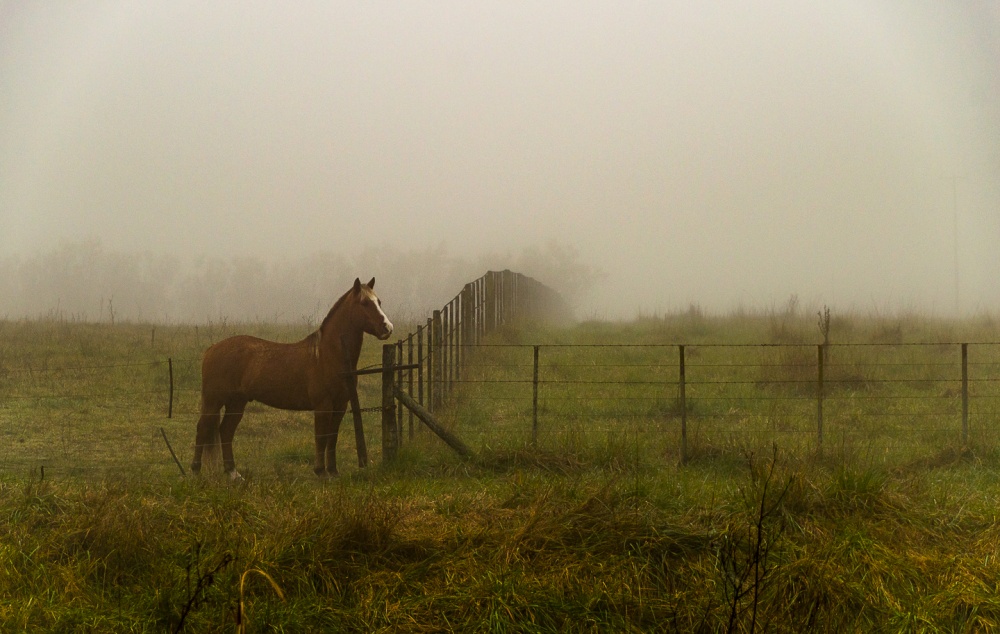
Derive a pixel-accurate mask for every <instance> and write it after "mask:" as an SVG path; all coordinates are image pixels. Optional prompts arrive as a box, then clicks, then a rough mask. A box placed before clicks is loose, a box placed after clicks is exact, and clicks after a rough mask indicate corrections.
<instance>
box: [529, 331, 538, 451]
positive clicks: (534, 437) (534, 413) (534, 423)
mask: <svg viewBox="0 0 1000 634" xmlns="http://www.w3.org/2000/svg"><path fill="white" fill-rule="evenodd" d="M539 348H540V346H535V353H534V363H533V368H532V378H531V386H532V387H531V444H532V445H534V446H537V445H538V349H539Z"/></svg>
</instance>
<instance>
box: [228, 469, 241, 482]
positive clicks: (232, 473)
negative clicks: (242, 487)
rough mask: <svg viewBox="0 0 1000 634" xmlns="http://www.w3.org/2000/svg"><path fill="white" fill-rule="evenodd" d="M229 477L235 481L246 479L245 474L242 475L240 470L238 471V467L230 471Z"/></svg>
mask: <svg viewBox="0 0 1000 634" xmlns="http://www.w3.org/2000/svg"><path fill="white" fill-rule="evenodd" d="M229 479H230V480H231V481H233V482H243V481H244V480H243V476H241V475H240V472H239V471H237V470H236V469H233V470H232V471H230V472H229Z"/></svg>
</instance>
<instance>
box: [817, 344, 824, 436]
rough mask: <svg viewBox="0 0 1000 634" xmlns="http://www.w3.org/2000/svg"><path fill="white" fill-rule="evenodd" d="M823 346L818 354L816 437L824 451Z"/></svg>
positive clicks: (818, 350)
mask: <svg viewBox="0 0 1000 634" xmlns="http://www.w3.org/2000/svg"><path fill="white" fill-rule="evenodd" d="M825 347H826V346H824V345H823V344H819V345H818V346H817V354H816V437H817V442H818V444H819V449H821V450H822V449H823V357H824V356H825V354H824V348H825Z"/></svg>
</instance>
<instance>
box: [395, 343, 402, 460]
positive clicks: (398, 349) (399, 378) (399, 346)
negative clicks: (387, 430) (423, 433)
mask: <svg viewBox="0 0 1000 634" xmlns="http://www.w3.org/2000/svg"><path fill="white" fill-rule="evenodd" d="M396 359H398V360H399V363H398V364H397V367H398V368H399V369H398V370H397V371H396V383H395V384H396V385H398V386H399V389H403V369H402V365H403V340H402V339H400V340H399V341H397V342H396ZM396 442H398V443H399V446H400V447H402V446H403V408H402V407H398V408H396Z"/></svg>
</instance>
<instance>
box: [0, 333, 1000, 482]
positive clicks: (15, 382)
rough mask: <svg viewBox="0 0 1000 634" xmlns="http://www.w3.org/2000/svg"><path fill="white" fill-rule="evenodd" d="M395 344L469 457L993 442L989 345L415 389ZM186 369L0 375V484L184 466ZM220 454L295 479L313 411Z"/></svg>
mask: <svg viewBox="0 0 1000 634" xmlns="http://www.w3.org/2000/svg"><path fill="white" fill-rule="evenodd" d="M394 345H395V346H403V350H404V354H403V355H400V358H401V361H402V362H403V364H406V362H409V363H412V364H413V365H414V366H415V367H413V368H412V369H409V370H398V371H394V372H393V375H394V380H395V382H396V383H397V385H401V386H405V387H406V388H407V389H409V388H410V386H411V385H412V386H413V387H412V390H413V391H412V392H411V394H413V396H414V400H417V399H421V400H422V401H423V402H425V403H427V404H429V405H431V406H432V407H433V408H434V409H435V414H436V416H438V417H439V419H440V420H441V421H442V422H443V423H444V424H445V425H447V426H448V427H449V428H450V429H452V430H454V432H455V433H457V434H458V435H459V436H461V438H462V439H463V440H464V441H465V442H466V443H467V444H469V445H470V446H471V447H473V448H475V449H476V450H477V451H488V450H491V449H517V448H524V447H534V448H537V449H539V450H544V451H548V452H555V453H560V452H563V453H568V454H579V453H581V452H583V453H586V452H591V453H593V452H601V451H612V450H615V448H616V447H617V448H618V449H620V448H621V446H623V445H628V446H633V445H634V447H633V448H632V450H631V451H634V452H635V457H636V458H637V459H639V458H642V459H647V458H648V459H651V460H659V461H663V462H669V461H674V460H677V461H680V462H685V461H689V460H692V459H698V458H703V457H711V456H717V455H721V454H724V453H725V452H726V451H727V450H735V449H738V448H743V447H747V446H753V445H756V444H759V443H771V442H777V443H779V444H780V445H782V446H783V447H787V448H790V449H795V450H800V451H817V450H822V449H824V448H835V449H836V448H840V449H843V448H845V447H847V448H853V449H854V450H857V449H858V448H863V449H864V451H866V452H868V453H869V454H871V455H876V454H877V455H881V456H883V457H884V459H886V460H889V459H895V460H906V459H919V458H920V457H921V456H924V457H926V456H933V455H935V454H936V453H938V452H940V451H941V450H942V448H947V447H955V448H960V447H966V446H971V447H992V446H994V445H995V444H997V443H996V440H997V433H996V429H997V419H998V417H1000V344H998V343H991V342H990V343H934V344H864V345H860V344H859V345H851V344H830V345H827V346H814V345H739V346H735V345H673V344H670V345H587V346H583V345H552V344H540V345H508V344H488V343H478V344H472V343H466V344H465V345H464V346H463V347H462V350H461V351H457V350H456V351H454V352H453V353H454V354H456V355H457V356H458V357H459V358H461V359H464V361H463V363H462V366H461V369H460V370H455V371H454V373H453V374H451V375H449V374H448V373H436V372H434V371H433V370H432V371H431V372H429V373H426V375H424V376H423V377H422V378H421V373H422V372H425V371H426V369H425V366H423V365H421V364H422V363H423V362H425V361H427V360H432V359H433V355H434V351H433V345H432V346H431V349H430V350H426V349H423V346H421V345H417V344H416V341H414V347H413V350H414V353H415V354H414V356H413V357H412V360H411V357H410V356H409V343H408V340H404V341H403V342H400V343H399V344H394ZM418 350H419V353H417V351H418ZM199 365H200V360H199V359H167V360H163V361H156V362H149V363H123V364H96V365H93V366H73V367H58V368H49V367H32V366H31V365H26V366H23V367H11V366H10V364H6V365H5V366H4V370H3V372H2V374H0V471H3V472H9V473H16V474H21V475H23V474H26V473H36V474H38V475H40V476H42V475H47V476H49V477H52V476H59V475H71V476H92V475H99V476H101V477H105V476H107V475H108V474H114V473H118V472H121V473H127V472H140V473H144V474H145V473H152V474H156V475H168V474H177V473H178V472H179V469H178V466H177V465H176V464H175V463H174V461H173V458H172V457H171V455H170V451H169V449H168V446H167V442H165V439H166V440H167V441H169V442H172V444H173V449H174V450H176V453H177V454H178V457H179V459H180V461H181V462H182V464H183V463H184V462H185V461H186V460H188V459H189V456H190V450H191V444H192V443H193V439H194V428H195V421H196V420H197V416H198V402H199V397H200V394H199V381H200V372H199ZM380 390H381V386H380V385H379V382H378V379H377V377H372V378H371V379H366V380H363V381H361V382H360V396H361V403H362V405H363V406H364V407H366V409H368V410H369V411H367V412H366V413H365V419H366V429H367V433H368V435H369V437H370V438H371V440H370V444H371V445H372V446H373V447H374V448H375V449H374V450H375V452H376V454H377V452H378V449H377V447H378V441H379V440H380V438H379V436H380V434H381V430H380V429H379V426H378V425H377V424H376V423H375V421H376V420H378V418H379V416H380V410H381V408H380V407H378V406H377V405H378V403H379V402H380V401H379V392H380ZM435 395H436V396H435ZM394 415H395V416H396V421H397V424H398V425H399V438H400V443H401V445H402V446H404V447H405V446H406V445H407V444H411V443H414V442H417V443H418V447H427V446H431V445H433V441H432V440H431V439H430V438H429V437H426V438H427V440H423V439H422V436H421V426H420V423H419V421H416V420H414V419H413V418H412V415H411V414H409V412H408V411H407V410H405V409H404V408H398V409H397V410H395V412H394ZM341 436H342V438H341V449H340V451H341V452H342V455H345V454H343V452H344V451H347V452H353V450H354V447H353V438H352V437H351V436H352V434H346V433H345V434H341ZM421 443H422V444H421ZM235 447H236V451H237V460H238V462H240V463H241V464H244V465H249V466H250V468H251V469H257V470H258V471H260V472H264V471H273V472H275V473H277V474H280V475H289V476H302V475H303V474H308V473H311V471H310V470H309V468H308V467H309V464H310V461H311V459H312V418H311V415H310V414H308V413H300V412H286V411H281V410H275V409H270V408H267V407H263V406H254V405H251V406H250V407H249V408H248V411H247V418H246V419H245V422H244V423H243V424H242V425H241V427H240V431H239V433H238V434H237V439H236V444H235ZM418 450H419V449H418ZM640 453H641V454H642V456H639V454H640ZM626 454H628V452H626ZM346 455H350V453H348V454H346ZM619 455H621V452H620V451H619ZM376 457H377V455H376Z"/></svg>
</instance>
